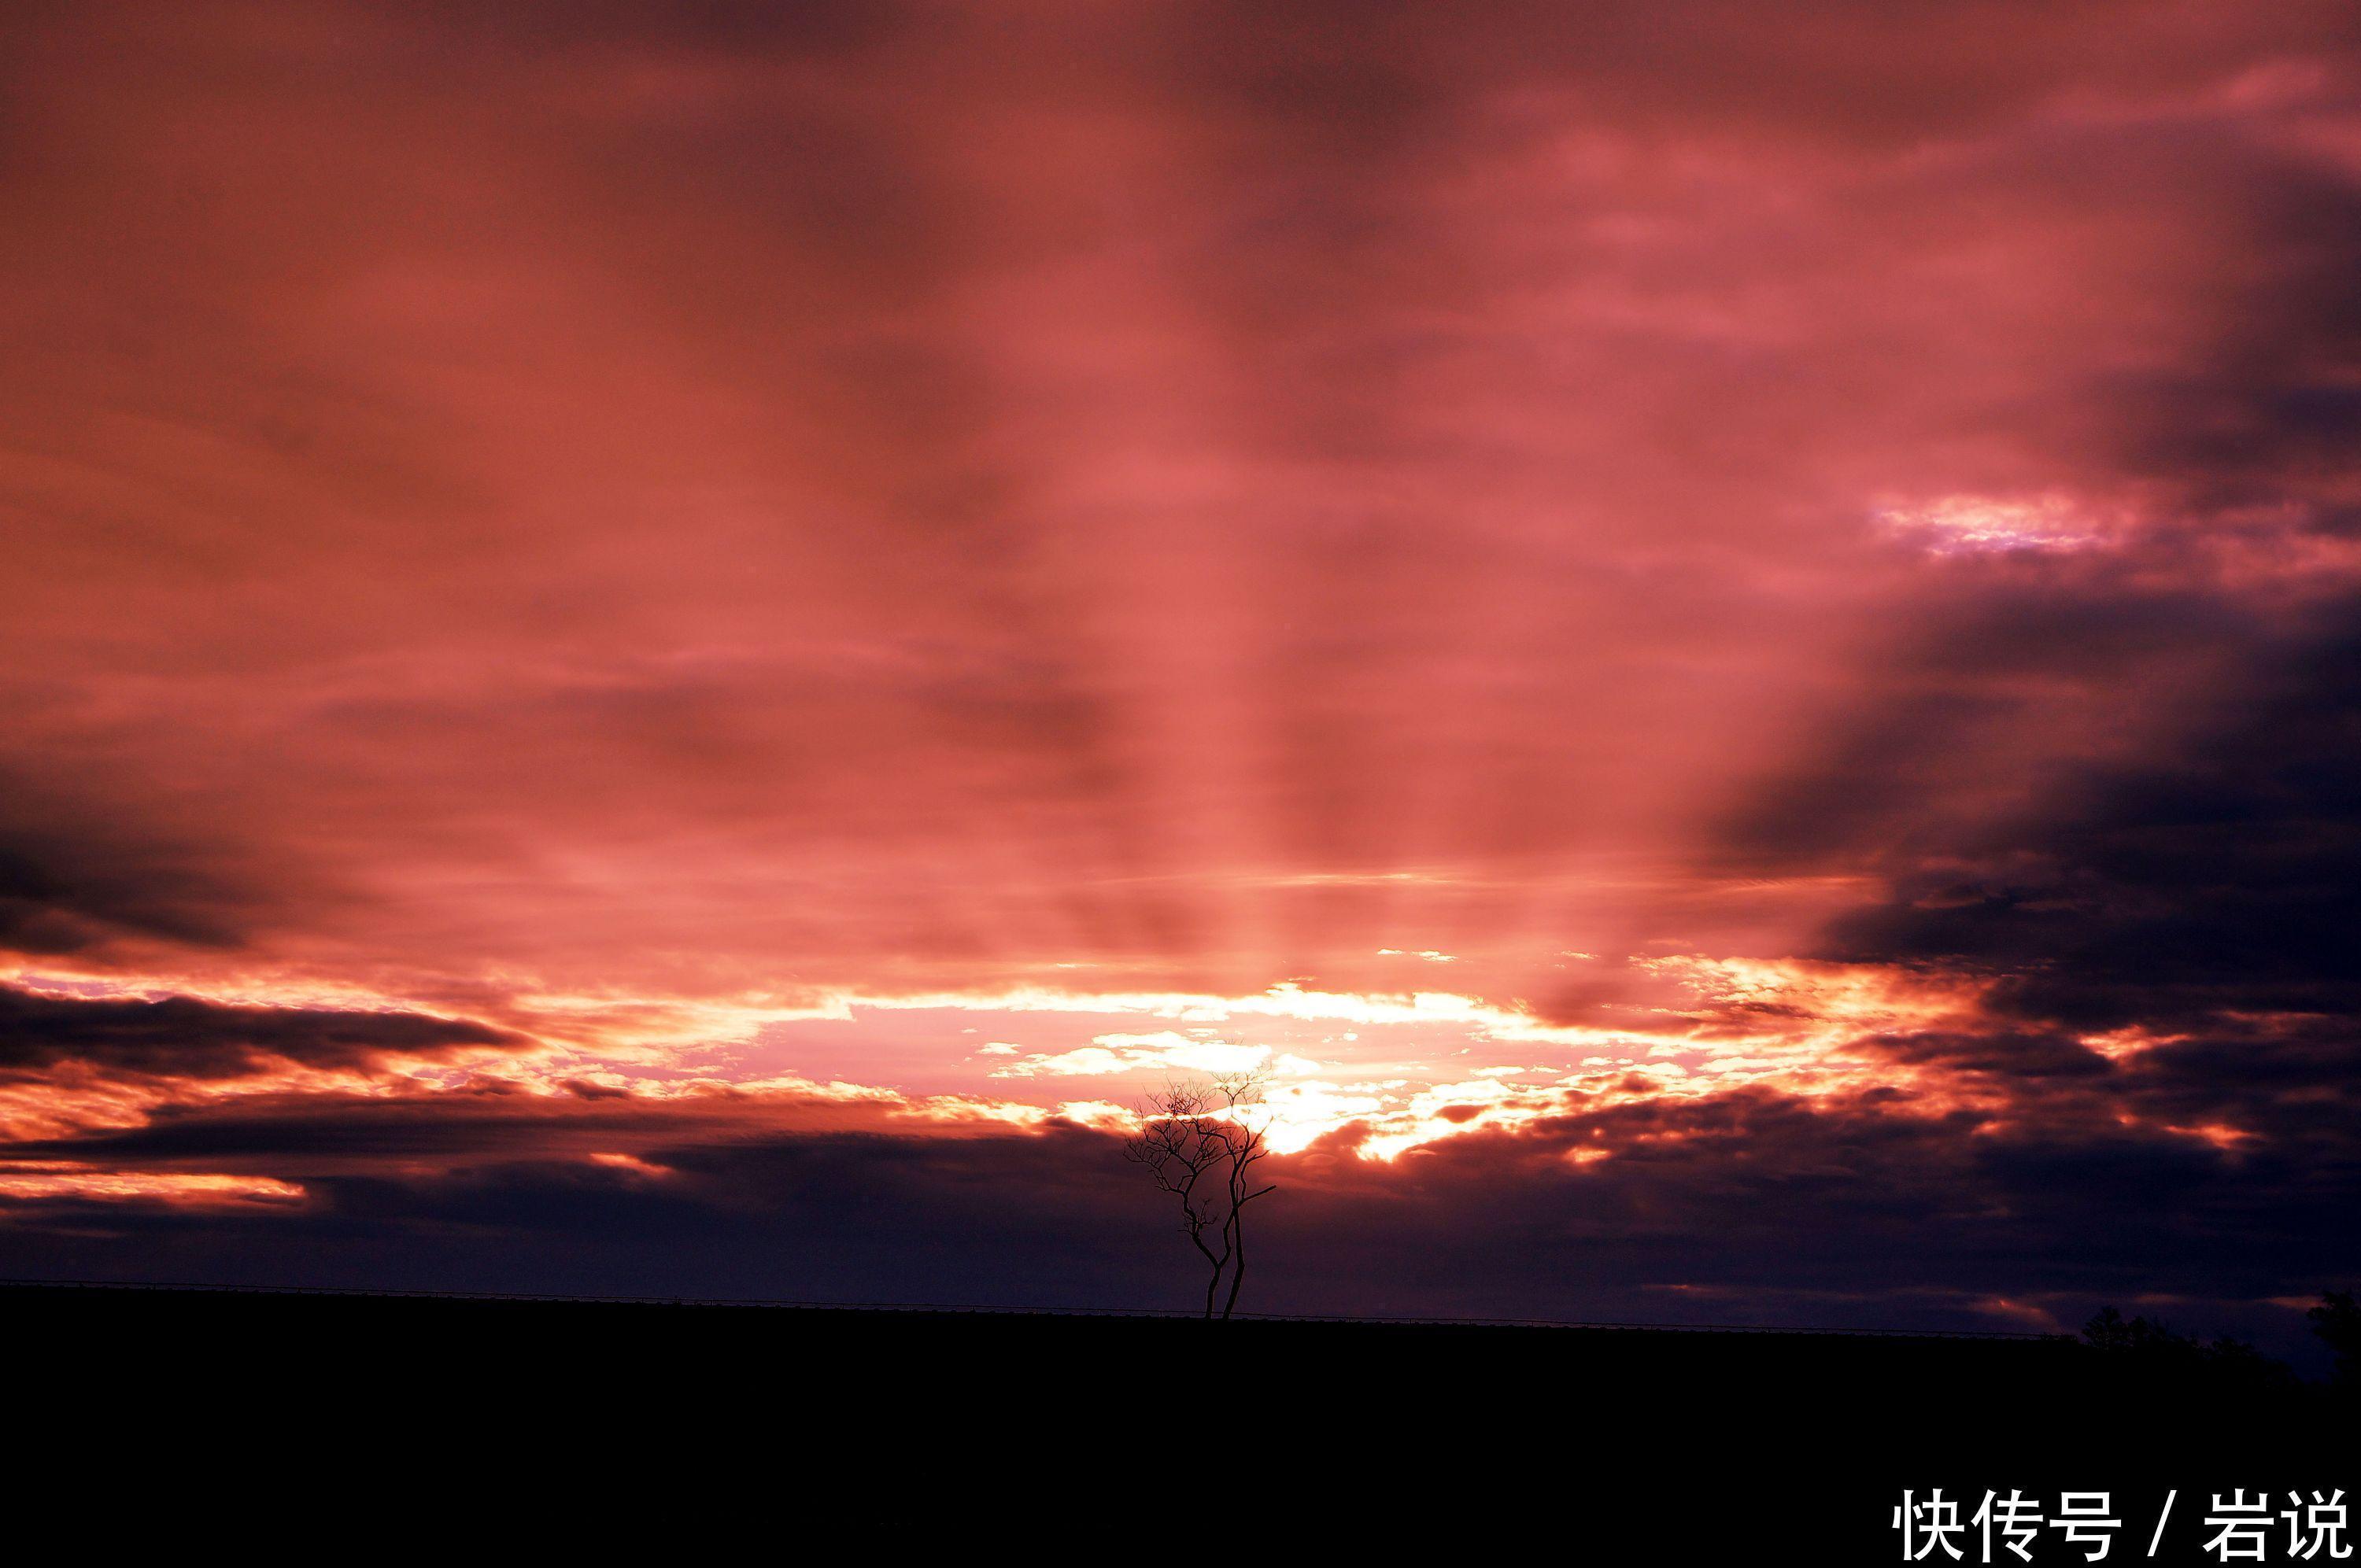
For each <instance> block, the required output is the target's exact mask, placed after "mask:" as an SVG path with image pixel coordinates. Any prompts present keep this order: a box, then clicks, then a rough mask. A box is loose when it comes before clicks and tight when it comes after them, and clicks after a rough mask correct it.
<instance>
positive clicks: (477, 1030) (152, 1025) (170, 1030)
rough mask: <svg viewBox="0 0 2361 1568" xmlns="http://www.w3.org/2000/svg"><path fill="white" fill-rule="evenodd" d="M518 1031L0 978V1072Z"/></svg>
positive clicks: (394, 1047) (195, 1064)
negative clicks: (52, 987) (78, 993)
mask: <svg viewBox="0 0 2361 1568" xmlns="http://www.w3.org/2000/svg"><path fill="white" fill-rule="evenodd" d="M527 1043H528V1042H527V1041H526V1039H525V1037H524V1036H521V1035H517V1034H514V1033H512V1032H511V1031H509V1030H506V1029H497V1028H494V1027H492V1026H490V1025H486V1024H478V1023H475V1022H472V1021H470V1020H467V1019H463V1018H438V1017H434V1016H433V1015H431V1014H423V1013H404V1012H390V1011H389V1012H364V1011H345V1010H339V1009H335V1008H324V1007H247V1006H236V1005H232V1004H228V1003H218V1002H206V1001H200V1000H198V999H197V998H194V997H188V996H169V997H164V998H162V999H160V1000H158V1001H152V1002H149V1001H137V1000H130V999H125V998H112V997H110V998H104V999H95V1000H93V999H84V998H80V997H70V996H55V995H46V994H42V993H39V992H29V991H22V990H17V989H16V988H14V987H9V986H0V1076H7V1077H18V1078H35V1079H38V1078H39V1077H41V1076H42V1075H44V1074H47V1073H49V1072H50V1071H51V1070H52V1069H57V1068H59V1067H60V1066H62V1065H65V1064H69V1063H79V1064H83V1065H86V1066H89V1067H93V1068H95V1069H100V1070H102V1071H104V1072H106V1073H110V1074H133V1075H141V1076H156V1077H169V1078H189V1079H222V1078H238V1077H244V1076H248V1075H251V1074H257V1073H265V1072H269V1071H270V1070H272V1069H273V1068H275V1067H277V1066H280V1065H282V1064H285V1063H290V1062H291V1063H293V1064H295V1065H297V1066H299V1067H311V1068H358V1069H365V1068H368V1067H370V1066H372V1065H373V1064H375V1063H376V1062H377V1061H378V1060H379V1058H384V1057H388V1056H434V1055H438V1054H445V1053H448V1052H451V1051H455V1050H458V1049H461V1048H465V1047H522V1046H523V1045H525V1044H527Z"/></svg>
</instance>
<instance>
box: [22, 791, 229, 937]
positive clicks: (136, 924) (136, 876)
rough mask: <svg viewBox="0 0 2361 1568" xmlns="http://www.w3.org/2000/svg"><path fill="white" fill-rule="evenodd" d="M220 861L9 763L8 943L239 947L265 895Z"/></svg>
mask: <svg viewBox="0 0 2361 1568" xmlns="http://www.w3.org/2000/svg"><path fill="white" fill-rule="evenodd" d="M217 861H218V857H217V856H213V855H208V854H205V853H203V852H200V851H198V850H194V849H192V848H191V847H190V846H187V845H182V844H174V843H170V842H167V841H164V840H163V839H160V838H159V837H158V836H157V835H153V834H146V833H142V832H140V831H138V830H137V829H136V828H129V827H126V825H124V824H122V823H120V822H108V821H104V820H100V819H97V818H96V817H94V816H93V813H92V812H90V811H89V810H88V809H86V808H73V807H69V806H67V805H65V804H64V802H63V801H62V800H61V799H60V792H57V791H41V790H36V789H33V788H30V787H28V786H27V785H26V784H24V783H23V782H21V781H19V780H16V779H12V778H11V777H10V776H9V775H8V774H7V773H5V772H0V953H6V952H16V953H23V954H35V955H50V956H54V955H61V954H81V953H93V952H96V951H98V950H101V949H104V948H108V947H112V946H119V945H121V944H123V943H126V942H139V941H147V942H164V943H171V944H179V945H189V946H194V947H199V948H229V947H234V946H236V944H237V943H238V942H239V941H240V940H241V939H242V938H243V936H244V933H245V931H246V929H247V924H248V922H249V921H250V920H251V919H252V918H253V917H254V916H255V914H256V912H257V905H258V903H259V900H258V897H257V895H256V894H255V893H254V891H253V890H251V889H248V888H245V887H241V886H239V885H237V884H236V883H235V882H234V881H233V879H232V878H231V877H230V876H229V875H228V874H227V873H226V872H225V870H224V869H223V868H222V867H221V866H220V865H219V864H218V863H216V862H217Z"/></svg>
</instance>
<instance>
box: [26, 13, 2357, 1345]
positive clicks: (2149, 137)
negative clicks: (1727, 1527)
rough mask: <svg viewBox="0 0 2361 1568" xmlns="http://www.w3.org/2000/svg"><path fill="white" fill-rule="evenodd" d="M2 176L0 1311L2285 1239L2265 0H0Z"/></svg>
mask: <svg viewBox="0 0 2361 1568" xmlns="http://www.w3.org/2000/svg"><path fill="white" fill-rule="evenodd" d="M0 236H5V238H0V1274H5V1275H9V1276H14V1277H103V1278H125V1279H130V1278H148V1279H199V1280H246V1281H262V1282H270V1283H284V1284H335V1285H373V1286H404V1287H421V1286H434V1287H452V1288H478V1289H487V1288H488V1289H533V1290H564V1291H576V1292H609V1293H625V1294H664V1295H671V1294H691V1295H731V1296H763V1297H773V1298H790V1299H830V1300H895V1301H948V1302H965V1301H980V1302H994V1303H1019V1304H1031V1305H1041V1306H1083V1305H1110V1306H1172V1307H1185V1306H1187V1305H1188V1304H1189V1297H1190V1293H1191V1287H1192V1279H1193V1276H1192V1275H1191V1271H1190V1270H1189V1269H1188V1267H1187V1266H1186V1259H1185V1257H1184V1256H1183V1253H1184V1251H1185V1247H1184V1244H1182V1243H1181V1242H1180V1240H1179V1238H1178V1237H1177V1236H1175V1235H1174V1234H1172V1225H1171V1223H1170V1216H1169V1215H1168V1214H1167V1213H1166V1212H1165V1211H1164V1209H1163V1208H1162V1207H1161V1206H1160V1205H1159V1203H1158V1202H1157V1201H1156V1196H1155V1194H1154V1192H1153V1191H1152V1190H1151V1189H1149V1188H1148V1186H1147V1185H1146V1184H1145V1182H1144V1181H1143V1179H1142V1178H1141V1174H1140V1173H1139V1172H1138V1171H1137V1170H1135V1169H1133V1168H1129V1167H1127V1166H1126V1164H1125V1162H1124V1161H1123V1159H1122V1158H1121V1157H1120V1152H1119V1147H1118V1144H1117V1140H1116V1137H1115V1134H1116V1133H1117V1132H1118V1131H1119V1130H1120V1126H1121V1124H1122V1121H1123V1118H1124V1115H1125V1113H1126V1107H1128V1106H1130V1105H1132V1104H1133V1103H1134V1102H1136V1101H1137V1097H1138V1096H1139V1095H1140V1094H1141V1093H1142V1092H1143V1091H1145V1090H1147V1089H1148V1088H1149V1087H1151V1086H1152V1085H1154V1084H1157V1083H1159V1082H1161V1081H1162V1080H1164V1078H1165V1077H1166V1076H1167V1074H1168V1073H1170V1072H1173V1071H1176V1070H1177V1071H1198V1072H1202V1071H1210V1070H1224V1069H1236V1068H1244V1067H1262V1068H1264V1069H1268V1071H1269V1073H1270V1074H1271V1077H1272V1080H1273V1084H1274V1089H1273V1093H1272V1111H1273V1113H1274V1115H1275V1117H1276V1123H1275V1127H1274V1141H1275V1144H1276V1146H1277V1147H1278V1148H1279V1151H1280V1153H1279V1155H1278V1156H1277V1157H1274V1159H1273V1160H1272V1161H1271V1162H1270V1168H1271V1170H1272V1172H1273V1177H1274V1179H1277V1180H1278V1181H1279V1183H1280V1184H1281V1190H1280V1192H1279V1195H1278V1196H1276V1197H1274V1198H1273V1199H1272V1200H1270V1201H1269V1202H1268V1205H1266V1206H1265V1207H1264V1208H1262V1209H1259V1210H1257V1218H1258V1219H1259V1220H1260V1221H1261V1223H1262V1224H1263V1226H1264V1234H1266V1235H1267V1236H1268V1241H1267V1242H1265V1243H1263V1244H1262V1249H1261V1253H1260V1255H1259V1257H1258V1261H1257V1270H1258V1272H1257V1277H1256V1279H1255V1281H1254V1283H1253V1284H1252V1285H1251V1286H1250V1287H1249V1295H1250V1297H1251V1298H1252V1299H1249V1301H1248V1302H1247V1303H1246V1304H1247V1305H1248V1306H1250V1307H1257V1308H1260V1309H1263V1310H1321V1311H1356V1312H1370V1313H1380V1312H1420V1313H1444V1314H1458V1315H1479V1316H1543V1317H1556V1318H1585V1319H1613V1320H1642V1321H1754V1322H1809V1323H1825V1324H1878V1325H1884V1326H1923V1325H1931V1326H1941V1327H1952V1328H1972V1327H1998V1328H2048V1327H2052V1326H2057V1325H2060V1324H2063V1325H2067V1326H2073V1325H2078V1324H2079V1323H2080V1321H2081V1319H2082V1318H2083V1317H2084V1316H2086V1315H2087V1314H2088V1313H2089V1312H2090V1311H2091V1310H2092V1309H2093V1308H2095V1307H2096V1306H2097V1305H2098V1304H2100V1302H2101V1301H2103V1300H2105V1301H2114V1302H2116V1303H2118V1304H2120V1305H2121V1306H2122V1307H2123V1308H2124V1309H2125V1310H2126V1311H2127V1312H2128V1311H2131V1310H2134V1309H2135V1307H2136V1305H2141V1304H2145V1306H2146V1310H2161V1311H2162V1312H2164V1313H2165V1314H2166V1315H2167V1316H2168V1317H2169V1319H2170V1320H2171V1321H2174V1323H2175V1324H2176V1326H2185V1327H2187V1328H2190V1329H2192V1330H2201V1331H2204V1332H2213V1331H2214V1330H2217V1329H2224V1328H2234V1329H2236V1330H2238V1331H2239V1332H2251V1333H2256V1334H2259V1335H2262V1336H2264V1337H2265V1338H2266V1339H2268V1338H2269V1337H2270V1336H2272V1335H2274V1334H2284V1333H2287V1332H2294V1331H2300V1329H2301V1322H2300V1316H2299V1314H2297V1313H2296V1312H2295V1311H2293V1310H2290V1309H2291V1308H2292V1307H2295V1306H2301V1304H2302V1303H2303V1302H2304V1301H2306V1300H2308V1299H2310V1298H2312V1297H2313V1296H2315V1295H2316V1294H2317V1293H2318V1292H2319V1291H2320V1290H2321V1289H2322V1288H2325V1287H2328V1286H2330V1285H2338V1284H2350V1283H2351V1282H2352V1278H2353V1270H2354V1269H2355V1267H2356V1262H2355V1257H2354V1251H2353V1238H2354V1219H2353V1216H2354V1214H2355V1212H2356V1204H2361V1131H2357V1130H2356V1128H2361V1123H2356V1113H2361V951H2356V948H2357V947H2361V13H2356V10H2355V8H2354V7H2353V5H2351V4H2350V3H2349V0H2290V3H2286V4H2270V5H2255V4H2238V3H2232V0H2207V3H2166V4H2158V3H2156V0H2137V3H2133V0H2090V3H2084V4H2076V5H2057V4H2035V3H2026V4H1944V5H1934V4H1893V3H1890V0H1889V3H1879V4H1867V3H1862V4H1847V3H1829V4H1817V5H1809V6H1787V5H1771V4H1758V5H1742V4H1733V3H1724V4H1707V3H1686V4H1684V3H1668V0H1646V3H1632V4H1622V3H1608V4H1594V5H1561V4H1530V5H1527V4H1513V3H1511V4H1497V5H1472V6H1456V5H1398V4H1390V3H1385V0H1356V3H1353V4H1343V3H1336V0H1330V3H1327V4H1283V5H1230V4H1212V3H1208V4H1195V3H1180V0H1142V3H1138V4H1126V5H1091V4H1085V3H1081V0H1073V3H1069V4H1056V3H1047V0H1006V3H995V4H981V3H978V4H950V3H939V4H929V3H910V4H889V3H877V0H864V3H823V4H813V5H777V4H762V5H757V4H730V3H723V0H708V3H703V4H677V3H675V4H659V3H656V0H647V3H644V4H640V3H632V0H600V3H596V4H588V3H584V4H557V3H555V0H552V3H548V4H520V3H516V0H502V3H500V4H497V5H491V4H480V3H470V4H457V3H454V4H448V5H441V4H423V3H422V4H413V5H400V6H382V5H358V4H353V5H338V4H330V3H309V4H269V3H253V4H210V3H157V4H120V5H114V4H110V5H69V4H63V3H56V4H51V3H46V0H30V3H27V4H20V5H10V6H8V7H7V8H6V11H5V16H0ZM2290 1325H2293V1328H2292V1330H2291V1329H2290Z"/></svg>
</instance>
